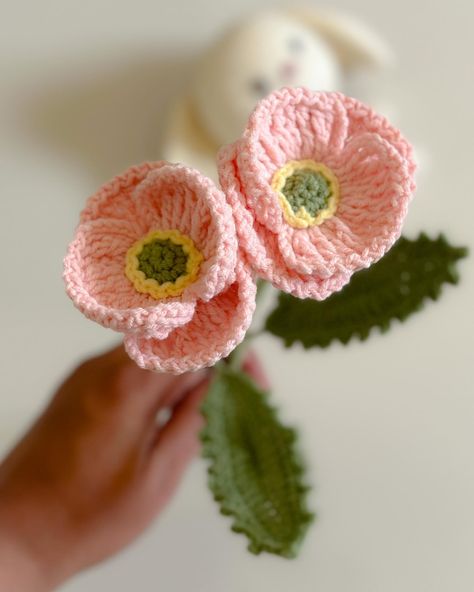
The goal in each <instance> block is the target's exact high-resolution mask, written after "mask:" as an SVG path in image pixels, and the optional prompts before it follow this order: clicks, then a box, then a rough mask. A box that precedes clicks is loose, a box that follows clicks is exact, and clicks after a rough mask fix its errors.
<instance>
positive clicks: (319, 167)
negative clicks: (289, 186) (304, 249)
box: [271, 160, 340, 228]
mask: <svg viewBox="0 0 474 592" xmlns="http://www.w3.org/2000/svg"><path fill="white" fill-rule="evenodd" d="M303 169H304V170H311V171H314V172H315V173H319V174H321V175H322V176H323V177H324V178H325V179H326V181H327V182H328V184H329V187H330V190H331V195H330V197H329V200H328V205H327V207H326V208H324V209H322V210H320V211H319V212H318V214H317V215H316V216H312V215H311V214H310V213H309V212H308V211H307V209H306V208H305V207H303V206H302V207H301V208H300V209H299V210H298V211H297V212H294V211H293V209H292V207H291V204H290V202H289V201H288V199H287V198H286V196H285V194H284V193H283V188H284V187H285V183H286V181H287V179H288V178H289V177H291V176H292V175H293V174H294V173H295V172H296V171H299V170H303ZM271 186H272V189H273V190H274V191H276V192H277V193H278V197H279V199H280V204H281V207H282V209H283V215H284V217H285V220H286V221H287V222H288V224H290V226H293V228H308V227H309V226H316V225H319V224H322V223H323V222H324V221H325V220H328V219H329V218H332V216H334V214H335V212H336V210H337V205H338V203H339V199H340V190H339V181H338V180H337V177H336V175H335V174H334V173H333V172H332V171H331V169H329V168H328V167H327V166H325V165H324V164H322V163H321V162H315V161H314V160H290V161H289V162H287V163H286V164H285V166H284V167H282V168H281V169H278V171H276V173H275V174H274V175H273V179H272V183H271Z"/></svg>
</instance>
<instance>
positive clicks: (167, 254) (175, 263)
mask: <svg viewBox="0 0 474 592" xmlns="http://www.w3.org/2000/svg"><path fill="white" fill-rule="evenodd" d="M137 259H138V263H139V265H138V269H139V270H140V271H142V272H143V273H144V274H145V276H146V277H147V278H148V279H154V280H156V281H157V282H158V283H159V284H164V283H165V282H171V283H174V282H175V281H176V280H177V279H178V278H179V277H181V276H182V275H185V274H186V267H187V263H188V256H187V254H186V253H185V252H184V249H183V247H182V245H177V244H175V243H174V242H173V241H172V240H170V239H155V240H153V241H151V242H149V243H146V244H145V245H143V248H142V250H141V252H140V253H139V254H138V255H137Z"/></svg>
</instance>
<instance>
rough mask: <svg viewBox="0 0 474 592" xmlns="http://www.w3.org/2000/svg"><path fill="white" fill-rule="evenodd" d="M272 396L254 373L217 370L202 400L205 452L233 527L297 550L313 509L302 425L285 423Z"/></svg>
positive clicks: (255, 540)
mask: <svg viewBox="0 0 474 592" xmlns="http://www.w3.org/2000/svg"><path fill="white" fill-rule="evenodd" d="M267 399H268V395H267V393H265V392H263V391H261V390H260V389H259V388H258V387H257V386H256V385H255V384H254V383H253V382H252V380H250V379H249V377H248V376H246V375H244V374H242V373H238V372H235V371H233V370H230V369H223V370H221V371H219V372H218V375H217V377H216V379H215V381H214V382H213V384H212V386H211V388H210V391H209V393H208V395H207V397H206V400H205V403H204V406H203V415H204V417H205V419H206V426H205V428H204V430H203V432H202V434H201V438H202V441H203V456H204V457H206V458H208V459H209V460H210V466H209V469H208V472H209V488H210V489H211V491H212V493H213V495H214V499H215V500H216V501H217V502H218V504H219V506H220V511H221V513H222V514H224V515H228V516H232V517H233V524H232V530H233V531H234V532H239V533H243V534H245V535H246V536H247V538H248V540H249V546H248V549H249V551H251V552H252V553H255V554H258V553H260V552H262V551H267V552H268V553H274V554H276V555H281V556H283V557H287V558H291V557H295V556H296V555H297V552H298V548H299V545H300V543H301V541H302V539H303V537H304V534H305V532H306V530H307V528H308V526H309V524H310V522H311V521H312V519H313V515H312V514H311V513H310V512H309V511H308V509H307V507H306V492H307V490H308V487H307V486H305V485H304V484H303V482H302V476H303V467H302V464H301V462H300V460H299V458H298V455H297V453H296V451H295V441H296V431H295V430H294V429H291V428H288V427H285V426H283V425H282V424H281V423H280V421H279V420H278V418H277V415H276V412H275V409H273V408H272V407H271V406H270V405H269V403H268V400H267Z"/></svg>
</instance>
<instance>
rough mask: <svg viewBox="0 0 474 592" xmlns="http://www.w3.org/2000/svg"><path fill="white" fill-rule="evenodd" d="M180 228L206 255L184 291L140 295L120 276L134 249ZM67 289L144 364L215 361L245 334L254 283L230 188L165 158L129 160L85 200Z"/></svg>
mask: <svg viewBox="0 0 474 592" xmlns="http://www.w3.org/2000/svg"><path fill="white" fill-rule="evenodd" d="M170 229H172V230H178V231H179V232H180V233H182V234H184V235H186V236H188V237H190V238H191V239H192V241H193V242H194V244H195V246H196V248H197V249H198V250H199V252H200V253H201V255H202V262H201V264H200V269H199V275H198V277H197V279H196V281H194V282H193V283H191V284H190V285H188V286H186V287H185V288H184V290H183V292H182V294H181V295H180V296H178V297H170V298H164V299H161V300H156V299H155V298H153V297H152V296H150V295H149V294H146V293H140V292H138V291H137V290H136V289H135V287H134V285H133V284H132V282H131V281H130V280H129V279H128V278H127V277H126V275H125V273H124V267H125V259H126V255H127V252H128V250H129V249H130V247H131V246H132V245H133V244H134V243H135V242H137V241H138V240H140V239H142V238H143V237H145V236H146V235H148V234H149V233H150V232H151V231H155V230H170ZM64 279H65V283H66V290H67V293H68V295H69V296H70V298H71V299H72V300H73V302H74V304H75V305H76V307H77V308H78V309H79V310H80V311H81V312H83V313H84V314H85V315H86V316H87V317H88V318H90V319H92V320H94V321H96V322H98V323H100V324H101V325H103V326H104V327H109V328H111V329H114V330H116V331H119V332H122V333H124V334H125V336H126V339H125V342H126V347H127V351H128V352H129V354H130V355H131V357H132V358H134V359H136V361H137V363H138V364H139V365H140V366H143V367H146V368H150V369H153V370H164V371H166V372H172V373H182V372H186V371H188V370H195V369H197V368H199V367H202V366H210V365H212V364H214V363H216V362H217V361H218V360H219V359H221V358H222V357H224V356H226V355H228V354H229V353H230V351H232V349H234V348H235V347H236V346H237V345H238V344H239V343H240V341H242V339H243V337H244V335H245V332H246V330H247V329H248V326H249V325H250V322H251V319H252V314H253V311H254V308H255V289H256V288H255V284H254V281H253V279H252V277H251V276H250V273H249V272H248V271H247V270H246V269H245V268H244V266H243V265H241V264H239V265H237V238H236V232H235V225H234V220H233V217H232V211H231V208H230V207H229V205H228V203H227V201H226V199H225V196H224V194H223V193H222V192H221V191H220V190H219V189H218V188H217V187H216V186H215V185H214V184H213V183H212V181H210V180H209V179H207V178H206V177H204V176H202V175H201V174H200V173H199V172H197V171H195V170H193V169H190V168H187V167H185V166H181V165H171V164H169V163H166V162H155V163H146V164H144V165H141V166H137V167H132V168H130V169H129V170H127V171H126V172H125V173H124V174H122V175H120V176H118V177H116V178H115V179H113V180H112V181H110V182H109V183H107V184H106V185H104V186H103V187H102V188H101V189H100V190H99V191H98V192H97V193H96V194H95V195H93V196H92V197H91V198H89V200H88V202H87V204H86V207H85V209H84V210H83V212H82V214H81V221H80V224H79V226H78V228H77V231H76V235H75V238H74V240H73V241H72V243H71V244H70V246H69V249H68V252H67V255H66V257H65V261H64Z"/></svg>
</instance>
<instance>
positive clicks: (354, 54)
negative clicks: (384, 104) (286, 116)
mask: <svg viewBox="0 0 474 592" xmlns="http://www.w3.org/2000/svg"><path fill="white" fill-rule="evenodd" d="M391 62H393V56H392V53H391V51H390V50H389V48H388V47H387V45H386V44H385V43H384V42H383V41H382V40H381V39H380V38H379V37H377V36H376V35H375V34H374V33H373V32H372V31H370V30H368V29H367V28H366V27H364V26H363V25H362V24H361V23H359V22H356V21H354V20H353V19H350V18H347V17H345V16H342V15H340V14H335V13H323V12H320V11H316V10H299V11H297V10H293V11H285V12H273V13H263V14H259V15H257V16H254V17H253V18H252V19H251V20H248V21H246V22H244V23H240V24H238V25H237V26H234V27H233V28H232V29H230V30H229V31H228V32H226V34H224V36H223V37H221V38H220V39H219V40H218V41H217V42H216V43H214V44H213V45H212V46H211V47H210V48H209V49H208V51H207V52H206V53H205V54H204V55H203V56H202V58H201V59H200V60H199V61H198V63H197V64H196V66H195V68H194V78H193V80H192V82H191V84H190V86H189V88H188V91H187V94H186V96H183V97H181V98H178V99H177V100H176V102H175V103H174V106H173V108H172V112H171V113H170V117H169V118H168V126H167V129H166V131H165V135H164V141H163V143H162V146H161V152H162V156H163V158H165V159H166V160H168V161H170V162H186V163H187V164H188V165H191V166H195V167H196V168H199V169H200V170H201V171H203V172H204V173H206V174H207V175H208V176H211V177H213V178H216V165H215V154H216V152H217V149H218V147H219V146H222V145H224V144H228V143H230V142H232V141H234V140H235V139H236V138H237V137H238V136H239V134H240V132H241V130H242V129H243V127H244V126H245V122H246V121H247V118H248V116H249V114H250V113H251V112H252V110H253V108H254V107H255V105H256V103H257V102H258V101H259V100H260V99H261V98H263V97H264V96H266V95H268V94H269V93H270V92H272V91H273V90H276V89H279V88H281V87H283V86H292V87H298V86H304V87H307V88H309V89H312V90H329V91H330V90H340V91H347V88H346V84H345V81H347V77H348V74H349V73H350V72H351V71H353V70H354V69H356V68H357V67H377V68H382V67H386V66H387V65H389V64H390V63H391Z"/></svg>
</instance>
